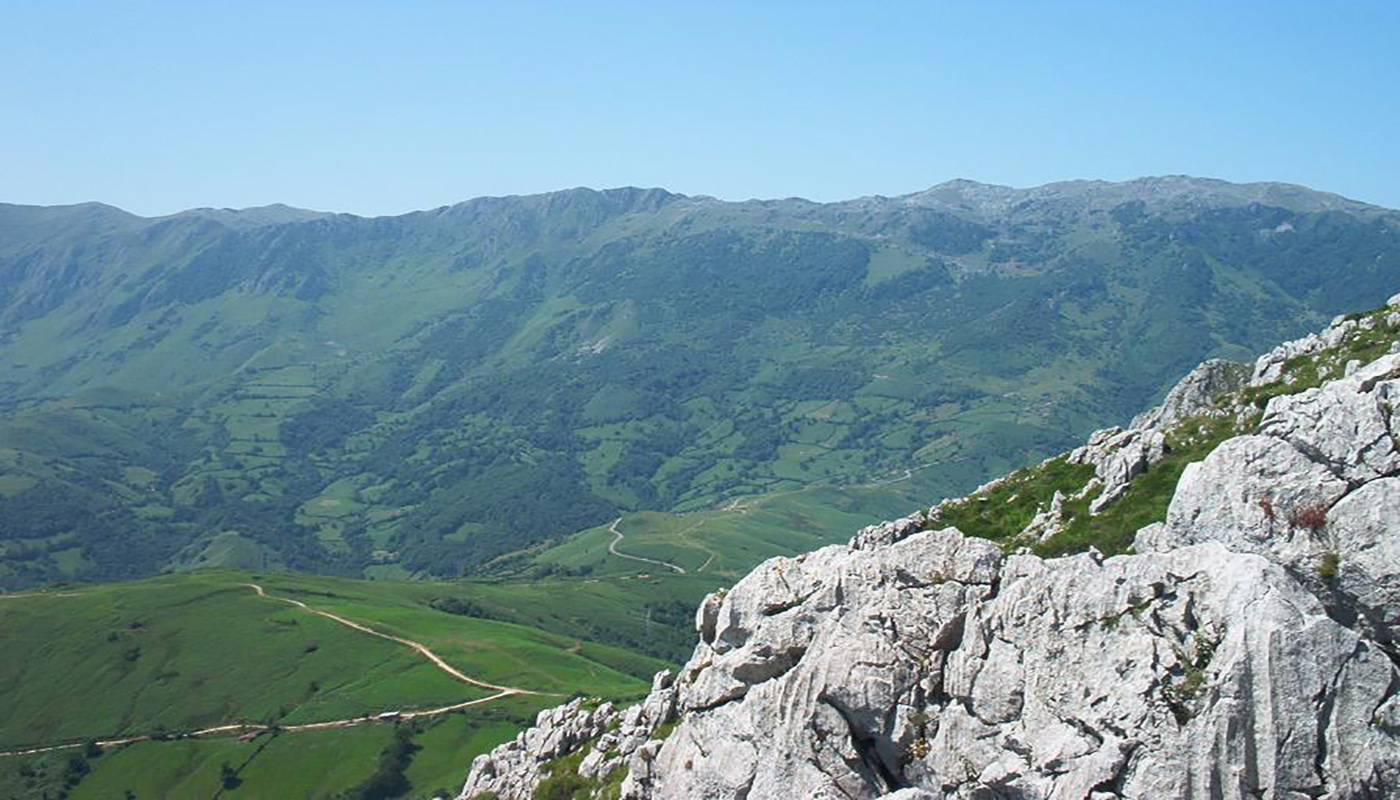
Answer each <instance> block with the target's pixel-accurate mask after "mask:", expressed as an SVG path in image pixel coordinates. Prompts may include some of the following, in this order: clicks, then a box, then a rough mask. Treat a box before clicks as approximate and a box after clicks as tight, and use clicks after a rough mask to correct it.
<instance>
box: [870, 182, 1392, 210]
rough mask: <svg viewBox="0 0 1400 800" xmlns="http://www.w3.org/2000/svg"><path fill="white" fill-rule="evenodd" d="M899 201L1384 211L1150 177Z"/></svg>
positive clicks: (949, 189) (986, 206) (948, 185)
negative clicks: (1262, 206)
mask: <svg viewBox="0 0 1400 800" xmlns="http://www.w3.org/2000/svg"><path fill="white" fill-rule="evenodd" d="M895 200H897V201H899V202H902V203H905V204H908V205H917V206H925V207H929V208H937V209H941V210H947V211H961V212H964V213H969V212H970V213H974V214H979V215H993V214H1005V213H1009V212H1013V211H1018V210H1025V209H1027V208H1037V207H1043V206H1046V205H1061V206H1064V205H1067V206H1074V207H1077V208H1080V209H1084V210H1098V211H1107V210H1110V209H1112V208H1114V207H1116V206H1119V205H1122V204H1124V203H1133V202H1140V203H1143V204H1144V205H1146V206H1147V207H1148V208H1151V209H1153V210H1167V209H1173V208H1196V209H1200V208H1232V207H1238V206H1249V205H1255V204H1259V205H1268V206H1277V207H1279V208H1286V209H1288V210H1290V211H1296V212H1318V211H1348V212H1351V213H1377V212H1380V211H1383V210H1384V209H1382V208H1380V207H1378V206H1372V205H1369V204H1367V203H1362V202H1360V201H1357V200H1351V199H1348V198H1345V197H1342V196H1341V195H1337V194H1332V193H1331V192H1322V191H1317V190H1315V189H1310V188H1308V187H1306V186H1299V185H1296V184H1290V183H1277V182H1263V183H1231V182H1230V181H1225V180H1220V179H1218V178H1199V177H1195V176H1192V175H1150V176H1145V177H1141V178H1133V179H1131V180H1126V181H1105V180H1082V179H1081V180H1068V181H1057V182H1054V183H1047V184H1042V185H1040V186H1033V187H1029V188H1024V189H1018V188H1015V187H1011V186H1002V185H998V184H990V183H979V182H977V181H973V180H967V179H965V178H958V179H955V180H951V181H946V182H944V183H940V184H937V185H935V186H931V187H929V188H928V189H925V190H923V191H921V192H915V193H913V194H907V195H903V196H901V197H897V198H895Z"/></svg>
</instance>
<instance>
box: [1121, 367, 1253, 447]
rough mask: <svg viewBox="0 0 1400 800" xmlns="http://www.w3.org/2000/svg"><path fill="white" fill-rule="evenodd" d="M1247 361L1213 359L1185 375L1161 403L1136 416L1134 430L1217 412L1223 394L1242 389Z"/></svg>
mask: <svg viewBox="0 0 1400 800" xmlns="http://www.w3.org/2000/svg"><path fill="white" fill-rule="evenodd" d="M1249 375H1250V369H1249V366H1248V365H1246V364H1239V363H1236V362H1234V361H1224V360H1222V359H1218V358H1217V359H1211V360H1210V361H1207V362H1205V363H1203V364H1201V365H1200V366H1199V367H1196V368H1195V369H1193V370H1191V372H1190V373H1189V374H1187V376H1186V377H1185V378H1182V379H1181V381H1180V382H1179V383H1177V385H1176V386H1174V387H1173V388H1172V390H1171V391H1170V392H1167V396H1166V397H1165V398H1163V399H1162V404H1161V405H1159V406H1157V407H1156V408H1154V409H1152V410H1151V411H1146V412H1143V413H1142V414H1139V415H1137V416H1136V417H1134V418H1133V421H1132V424H1131V425H1129V426H1128V427H1129V428H1131V429H1134V430H1159V431H1164V430H1167V429H1168V428H1170V427H1171V426H1173V425H1175V424H1176V423H1178V422H1180V421H1181V420H1183V419H1186V418H1187V417H1194V416H1200V415H1202V414H1217V413H1219V410H1220V403H1219V400H1220V398H1221V397H1222V396H1223V395H1225V394H1228V393H1230V392H1233V391H1235V390H1236V389H1239V388H1240V387H1241V386H1243V385H1244V384H1245V382H1246V381H1247V380H1248V379H1249Z"/></svg>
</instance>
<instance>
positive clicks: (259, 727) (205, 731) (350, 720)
mask: <svg viewBox="0 0 1400 800" xmlns="http://www.w3.org/2000/svg"><path fill="white" fill-rule="evenodd" d="M240 585H242V586H247V587H248V588H250V589H252V590H253V591H255V592H257V593H258V596H259V597H265V598H267V599H268V600H276V601H278V602H280V603H288V604H290V605H294V606H296V607H297V608H300V609H301V610H303V611H305V612H307V613H309V614H316V615H318V616H322V617H325V618H326V619H329V620H332V621H335V622H338V623H340V624H341V625H345V626H348V627H351V628H354V629H355V630H357V631H360V632H361V633H367V634H369V635H370V636H377V637H379V638H381V639H388V640H389V641H391V642H396V643H398V644H401V645H404V646H406V647H411V648H413V649H414V650H415V651H417V652H418V654H419V655H421V656H423V657H424V658H426V659H428V661H430V662H431V663H432V664H433V666H435V667H437V668H438V669H440V670H442V671H443V672H445V673H447V674H448V675H450V676H452V677H453V678H455V679H456V680H459V681H461V682H462V683H468V684H471V685H472V686H479V687H481V688H483V689H492V690H494V691H495V694H492V695H490V696H488V697H479V698H477V699H475V700H467V701H464V702H461V703H453V704H452V705H447V706H438V707H436V708H420V709H397V710H392V711H383V712H380V713H378V714H364V715H361V716H358V717H347V718H346V719H333V720H327V721H325V722H305V723H301V724H299V725H276V726H271V725H265V724H261V723H251V722H232V723H228V724H225V725H215V726H213V727H210V728H200V729H199V730H194V731H185V732H183V733H171V734H169V735H168V738H170V739H191V738H199V737H204V736H218V735H220V734H230V733H262V732H265V731H273V730H276V731H284V732H292V733H295V732H298V731H318V730H326V729H329V728H349V727H352V726H354V725H365V724H368V723H373V722H394V721H397V720H404V719H417V718H419V717H432V716H437V715H439V714H447V713H450V712H452V711H457V710H459V709H463V708H469V707H471V706H476V705H481V704H482V703H489V702H491V701H493V700H500V699H502V698H505V697H511V696H514V695H537V696H543V697H561V696H562V695H557V694H555V693H553V692H537V691H534V690H532V689H522V688H520V687H518V686H500V685H497V684H494V683H488V682H487V681H483V680H479V679H477V678H473V677H472V676H470V675H467V674H466V673H464V672H462V671H461V670H459V669H457V668H456V667H454V666H452V665H451V664H449V663H447V662H446V661H444V660H443V659H442V657H441V656H439V655H438V654H437V653H434V652H433V651H432V649H431V648H429V647H428V646H427V645H425V644H423V643H422V642H415V641H413V640H412V639H405V638H403V637H400V636H394V635H392V634H388V633H383V632H381V631H377V630H375V629H374V628H371V627H369V626H368V625H364V624H361V623H359V622H355V621H354V620H351V619H346V618H345V617H342V616H340V615H339V614H332V613H331V612H329V611H322V610H321V609H319V608H312V607H311V606H309V605H307V604H306V603H303V602H302V601H300V600H292V599H291V598H287V597H277V596H275V595H270V594H268V593H267V591H266V590H264V589H263V587H262V586H260V585H258V584H256V583H244V584H240ZM39 596H43V597H74V596H76V595H74V594H55V593H51V592H31V593H30V594H27V595H0V597H39ZM153 738H154V737H152V736H150V735H146V736H128V737H124V738H120V739H98V740H97V746H98V747H101V748H103V749H107V748H111V747H120V746H122V745H126V744H135V743H136V742H147V741H151V740H152V739H153ZM78 747H86V743H84V742H64V743H62V744H51V745H40V746H35V747H25V748H20V749H16V750H0V758H5V757H7V756H29V755H38V754H40V753H50V752H53V751H55V750H71V749H74V748H78Z"/></svg>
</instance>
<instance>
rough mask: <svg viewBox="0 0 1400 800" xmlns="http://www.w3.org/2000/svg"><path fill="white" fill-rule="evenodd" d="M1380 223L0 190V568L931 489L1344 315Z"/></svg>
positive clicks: (989, 195)
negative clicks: (13, 198) (856, 490)
mask: <svg viewBox="0 0 1400 800" xmlns="http://www.w3.org/2000/svg"><path fill="white" fill-rule="evenodd" d="M1397 236H1400V214H1398V213H1397V212H1394V211H1391V210H1387V209H1383V208H1378V207H1375V206H1370V205H1366V204H1363V203H1359V202H1355V201H1351V200H1347V199H1344V198H1341V197H1338V196H1336V195H1331V194H1327V193H1323V192H1316V191H1312V190H1309V189H1305V188H1302V187H1296V186H1289V185H1284V184H1247V185H1237V184H1230V183H1225V182H1222V181H1214V180H1206V179H1198V178H1187V177H1161V178H1147V179H1142V180H1136V181H1129V182H1125V183H1106V182H1095V181H1076V182H1070V183H1060V184H1051V185H1048V186H1043V187H1039V188H1035V189H1027V190H1021V189H1011V188H1007V187H999V186H989V185H985V184H978V183H974V182H970V181H953V182H950V183H947V184H942V185H939V186H936V187H933V188H931V189H929V190H927V191H923V192H919V193H916V194H912V195H906V196H901V197H892V198H887V197H867V198H860V199H857V200H851V201H847V202H839V203H814V202H809V201H806V200H801V199H786V200H771V201H770V200H763V201H760V200H754V201H747V202H724V201H720V200H716V199H713V198H708V197H687V196H683V195H678V194H673V193H669V192H666V191H663V190H660V189H636V188H626V189H614V190H608V191H592V190H587V189H574V190H568V191H562V192H555V193H550V194H544V195H534V196H525V197H498V198H479V199H476V200H471V201H467V202H465V203H461V204H458V205H454V206H447V207H443V208H438V209H433V210H428V211H421V212H415V213H412V214H406V215H403V216H396V217H378V218H362V217H355V216H351V215H346V214H327V213H321V212H313V211H305V210H300V209H293V208H290V207H286V206H267V207H263V208H256V209H244V210H229V209H222V210H220V209H197V210H193V211H187V212H183V213H180V214H175V215H171V216H165V217H157V218H143V217H138V216H135V215H132V214H128V213H126V212H123V211H121V210H119V209H115V208H112V207H110V206H104V205H101V204H95V203H90V204H83V205H76V206H62V207H33V206H18V205H0V341H3V343H4V345H3V348H0V405H2V406H3V409H4V413H3V418H2V419H0V587H4V588H7V589H13V588H17V587H23V586H29V585H34V584H41V583H48V582H52V581H56V580H71V579H81V580H94V579H114V578H129V577H137V576H142V575H150V574H154V573H157V572H161V571H169V570H182V569H190V568H196V567H210V566H225V567H242V568H254V569H275V568H281V567H290V568H294V569H299V570H306V571H317V572H326V573H334V574H344V575H360V576H369V577H406V576H457V575H462V574H468V573H491V572H492V571H499V570H503V569H513V568H515V567H513V566H511V565H512V564H516V565H518V564H519V562H520V559H519V558H518V557H516V556H512V554H519V553H521V552H535V551H538V550H539V549H540V548H542V547H545V546H548V545H551V544H557V543H559V542H561V541H564V540H565V539H566V538H567V537H569V536H570V535H572V534H575V533H576V532H578V531H581V530H585V529H596V528H598V527H599V526H603V525H606V524H607V523H609V521H611V520H614V519H616V518H618V517H620V516H623V515H626V514H628V513H631V512H637V511H658V512H675V513H680V512H692V511H700V510H704V509H712V508H716V507H719V506H723V505H724V504H727V503H734V502H741V501H742V500H743V498H749V497H753V496H764V495H772V494H775V493H780V492H784V491H788V490H793V489H798V488H801V487H810V486H823V485H825V486H841V485H850V484H858V483H862V482H870V481H877V480H880V479H882V478H885V477H888V476H892V475H898V474H900V473H901V472H903V471H905V470H914V469H916V468H917V474H916V475H912V474H911V476H910V477H911V479H910V481H909V482H908V490H909V491H911V492H914V493H918V494H920V495H921V496H923V497H926V498H927V499H929V500H934V499H937V498H938V497H942V496H948V495H954V494H958V493H961V492H965V491H967V490H969V489H971V488H972V487H974V486H976V485H978V484H979V483H981V482H982V481H983V480H985V479H986V478H988V477H991V476H992V475H995V474H998V473H1000V472H1003V471H1006V470H1007V469H1010V468H1014V467H1017V466H1020V465H1022V464H1025V463H1030V462H1034V461H1038V460H1040V459H1043V458H1044V457H1046V456H1048V455H1051V454H1053V453H1055V452H1059V451H1061V450H1063V449H1065V448H1067V447H1069V446H1070V445H1071V444H1072V443H1074V442H1075V441H1078V440H1080V439H1082V438H1083V437H1084V436H1085V435H1087V434H1088V433H1089V432H1090V431H1092V430H1093V429H1095V428H1097V427H1101V426H1103V425H1106V424H1111V423H1115V422H1123V421H1125V420H1126V419H1127V417H1128V416H1130V415H1131V414H1132V413H1133V412H1135V411H1136V410H1137V409H1139V408H1142V407H1144V406H1146V405H1147V404H1148V403H1149V402H1150V401H1152V400H1154V399H1156V398H1159V397H1160V396H1161V395H1162V394H1163V393H1164V392H1165V391H1166V390H1167V388H1168V387H1169V386H1170V385H1171V383H1172V382H1173V381H1174V380H1175V379H1176V378H1177V377H1178V376H1179V375H1180V374H1182V373H1184V372H1185V371H1187V370H1189V369H1190V368H1191V367H1192V366H1193V365H1195V364H1196V363H1198V362H1200V361H1201V360H1203V359H1206V358H1212V357H1222V358H1234V359H1244V358H1248V357H1252V356H1253V355H1255V354H1257V353H1259V352H1261V351H1262V350H1263V349H1265V348H1266V347H1268V346H1270V345H1271V344H1272V343H1274V342H1277V341H1280V340H1284V339H1287V338H1289V337H1292V336H1296V335H1298V334H1299V333H1301V332H1303V331H1305V330H1307V329H1310V328H1316V327H1318V326H1319V325H1320V324H1321V323H1323V322H1325V321H1326V320H1327V319H1329V318H1331V317H1332V316H1334V315H1337V314H1339V313H1342V312H1345V311H1350V310H1353V309H1355V308H1365V307H1372V306H1375V305H1377V304H1378V303H1380V302H1381V301H1382V300H1384V299H1385V298H1386V297H1387V296H1388V295H1389V294H1390V293H1391V292H1393V290H1394V285H1395V279H1396V276H1397V275H1400V248H1397V247H1396V243H1397ZM872 521H873V520H872ZM791 524H792V525H793V526H794V527H801V526H802V525H803V522H802V521H801V520H793V522H792V523H791ZM843 530H844V529H843ZM841 532H842V531H839V530H838V531H834V532H833V534H832V535H833V537H834V536H836V535H839V534H840V533H841ZM823 535H824V534H823ZM833 540H834V539H833ZM506 556H512V557H511V558H504V559H503V557H506Z"/></svg>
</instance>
